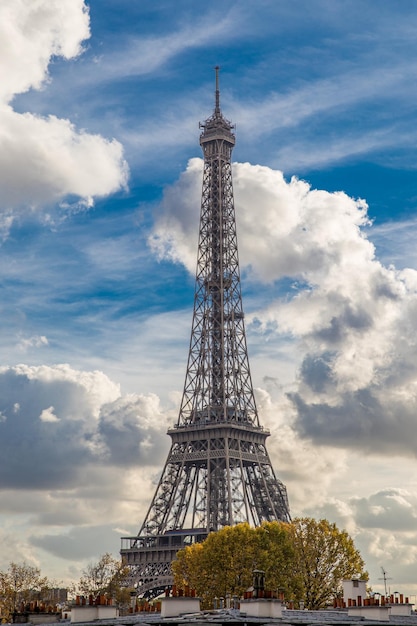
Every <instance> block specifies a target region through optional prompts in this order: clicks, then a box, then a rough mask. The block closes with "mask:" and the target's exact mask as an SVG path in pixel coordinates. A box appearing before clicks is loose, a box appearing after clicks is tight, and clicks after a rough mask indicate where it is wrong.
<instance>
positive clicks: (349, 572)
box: [291, 517, 368, 609]
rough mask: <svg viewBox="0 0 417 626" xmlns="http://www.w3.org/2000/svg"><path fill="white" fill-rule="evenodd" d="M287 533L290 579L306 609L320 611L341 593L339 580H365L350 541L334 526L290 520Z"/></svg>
mask: <svg viewBox="0 0 417 626" xmlns="http://www.w3.org/2000/svg"><path fill="white" fill-rule="evenodd" d="M291 533H292V540H293V545H294V548H295V552H294V577H295V578H296V579H297V581H298V586H299V588H300V590H301V593H302V594H303V598H301V599H304V602H305V606H306V607H307V608H309V609H320V608H322V607H324V606H326V605H327V604H328V603H329V602H331V601H332V600H333V598H334V597H336V596H337V595H338V594H339V593H340V592H341V588H342V581H343V579H348V578H352V577H353V576H360V577H361V578H362V579H363V580H367V579H368V574H367V572H365V570H364V567H365V563H364V561H363V559H362V557H361V555H360V553H359V552H358V550H357V549H356V548H355V546H354V543H353V540H352V538H351V537H350V536H349V535H348V533H347V532H346V531H344V530H342V531H341V530H339V529H338V528H337V526H336V524H331V523H330V522H328V521H327V520H325V519H323V520H319V521H316V520H314V519H312V518H308V517H304V518H300V519H296V520H294V522H293V523H292V524H291Z"/></svg>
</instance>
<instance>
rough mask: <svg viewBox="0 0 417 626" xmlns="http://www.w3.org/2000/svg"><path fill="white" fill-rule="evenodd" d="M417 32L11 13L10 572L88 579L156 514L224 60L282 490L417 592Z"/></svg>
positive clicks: (326, 21)
mask: <svg viewBox="0 0 417 626" xmlns="http://www.w3.org/2000/svg"><path fill="white" fill-rule="evenodd" d="M416 31H417V7H416V5H415V3H414V2H411V1H410V2H408V1H406V0H402V2H401V6H399V4H397V3H392V2H388V1H385V0H381V1H380V2H378V3H375V2H373V1H366V0H360V1H359V0H346V1H338V2H334V1H330V0H323V1H320V0H314V1H313V2H311V1H310V0H309V1H307V0H298V1H295V2H291V3H289V2H287V3H283V2H281V3H277V2H272V1H262V0H261V1H259V2H256V3H253V2H249V1H248V0H243V1H240V2H233V1H225V0H222V2H220V1H217V0H215V1H214V2H211V3H210V4H209V5H207V3H199V2H197V3H189V2H185V1H181V0H180V1H177V2H175V3H174V2H172V0H166V1H158V2H146V1H144V2H140V3H132V2H130V1H127V0H117V2H116V0H93V1H91V2H89V3H84V2H83V0H48V1H47V0H39V2H37V3H36V6H34V4H33V3H32V2H30V0H22V1H21V2H19V3H16V2H15V1H14V0H3V3H2V6H1V7H0V41H2V42H3V44H2V45H0V77H1V80H0V184H1V188H2V197H1V199H0V237H1V246H0V284H1V287H2V292H3V297H2V303H1V307H0V310H1V314H2V322H3V323H2V327H1V328H2V330H1V331H0V347H1V352H2V359H1V362H0V456H1V458H2V463H3V471H2V473H1V476H0V490H1V493H0V502H1V504H0V546H1V550H0V568H2V567H6V566H7V564H8V563H9V561H11V560H14V561H19V560H23V559H25V560H26V561H28V562H30V563H31V564H36V565H38V566H39V567H41V569H42V572H43V573H44V574H45V575H48V576H51V577H53V578H55V579H56V580H57V581H62V582H65V583H66V582H69V581H71V580H77V579H78V578H79V575H80V571H81V570H82V568H83V567H84V566H85V564H86V563H88V562H90V561H91V560H94V559H98V557H99V556H100V555H101V554H103V553H104V552H106V551H112V552H114V553H115V554H117V552H118V549H119V543H120V536H121V535H125V534H131V533H132V534H134V533H135V532H137V530H138V529H139V526H140V523H141V521H142V519H143V517H144V515H145V513H146V510H147V507H148V505H149V501H150V499H151V497H152V494H153V490H154V487H155V481H157V479H158V477H159V473H160V471H161V469H162V465H163V463H164V461H165V458H166V454H167V451H168V447H169V438H168V437H167V435H166V434H165V433H166V429H167V427H168V426H170V425H172V423H174V422H175V420H176V416H177V411H178V406H179V399H180V394H181V390H182V385H183V381H184V376H185V365H186V359H187V351H188V342H189V333H190V329H191V315H192V301H193V282H194V280H193V272H194V266H195V261H196V247H197V229H198V217H199V195H200V187H201V152H200V147H199V132H200V131H199V127H198V123H199V122H200V121H204V120H205V119H206V118H207V117H208V116H209V115H210V114H211V112H212V109H213V104H214V71H213V67H214V66H215V65H217V64H218V65H220V66H221V72H220V85H221V104H222V109H223V112H224V114H225V116H226V117H227V118H228V119H231V120H232V121H233V123H234V124H235V125H236V147H235V150H234V153H233V156H234V160H235V164H234V189H235V204H236V214H237V226H238V237H239V251H240V260H241V270H242V276H243V285H242V288H243V297H244V308H245V311H246V323H247V335H248V344H249V356H250V362H251V368H252V376H253V381H254V386H255V388H256V394H257V401H258V408H259V412H260V419H261V421H262V423H263V424H264V425H265V426H267V427H268V428H270V430H271V437H270V439H269V440H268V441H269V447H268V449H269V452H270V454H271V457H272V459H273V463H274V466H275V469H276V472H277V475H278V476H279V477H280V478H281V479H282V480H283V481H284V483H285V484H286V485H287V489H288V494H289V499H290V505H291V510H292V514H293V516H295V515H313V516H316V517H327V518H328V519H330V520H331V521H335V522H336V523H337V524H338V525H339V526H340V527H343V528H346V529H347V530H348V531H349V532H350V533H351V534H352V536H353V537H354V539H355V541H356V543H357V545H358V547H359V548H360V550H361V551H362V553H363V556H364V558H365V561H366V564H367V567H368V570H369V572H370V575H371V584H372V587H373V588H374V589H375V590H379V591H382V585H381V582H380V581H379V578H380V575H381V567H384V569H385V570H387V572H388V575H389V576H390V578H391V580H392V585H393V586H394V587H395V588H396V590H397V589H398V590H399V591H401V592H404V593H405V594H410V595H412V594H416V593H417V565H416V559H417V548H416V547H415V546H416V545H417V542H416V539H417V536H416V530H415V529H416V526H417V525H416V519H417V510H416V509H417V496H416V492H417V491H416V485H417V474H416V458H415V456H416V454H415V450H416V446H417V437H416V432H417V431H416V428H415V415H416V409H417V366H416V358H415V354H416V350H417V342H416V340H415V326H416V320H417V271H416V268H417V254H416V232H417V230H416V226H417V177H416V167H417V148H416V145H417V141H416V139H417V132H416V128H417V125H416V122H417V105H416V102H417V87H416V85H417V82H416V80H415V78H416V73H417V60H416V59H417V44H416V41H417V38H416Z"/></svg>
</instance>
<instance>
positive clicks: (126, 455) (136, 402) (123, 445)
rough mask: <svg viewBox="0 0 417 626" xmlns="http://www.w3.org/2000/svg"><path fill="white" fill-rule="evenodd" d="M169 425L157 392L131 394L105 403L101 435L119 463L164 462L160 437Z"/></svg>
mask: <svg viewBox="0 0 417 626" xmlns="http://www.w3.org/2000/svg"><path fill="white" fill-rule="evenodd" d="M167 427H168V422H167V416H166V414H164V412H163V411H162V408H161V406H160V401H159V398H158V397H157V396H156V395H155V394H149V395H148V396H144V395H133V394H129V395H127V396H124V397H123V398H119V399H118V400H116V401H114V402H112V403H111V404H107V405H105V406H103V408H102V410H101V413H100V423H99V432H100V435H101V436H102V437H103V440H105V442H106V445H107V448H108V450H109V452H110V455H111V459H112V461H113V462H114V463H116V464H118V465H127V466H130V465H132V464H133V465H136V464H137V463H148V464H149V463H158V461H159V462H161V463H162V461H163V459H162V458H160V452H161V450H160V438H161V436H162V437H163V436H165V433H166V430H167Z"/></svg>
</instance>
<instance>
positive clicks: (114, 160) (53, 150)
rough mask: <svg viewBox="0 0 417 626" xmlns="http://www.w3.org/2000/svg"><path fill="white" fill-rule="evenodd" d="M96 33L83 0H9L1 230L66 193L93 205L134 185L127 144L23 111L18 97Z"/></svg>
mask: <svg viewBox="0 0 417 626" xmlns="http://www.w3.org/2000/svg"><path fill="white" fill-rule="evenodd" d="M89 36H90V30H89V15H88V10H87V7H86V5H85V3H84V1H83V0H39V1H37V2H31V1H30V0H20V1H19V2H15V0H4V2H2V4H1V7H0V128H1V129H2V130H1V133H0V185H1V187H2V199H1V201H0V211H1V212H2V214H3V215H2V217H1V219H0V236H1V237H2V238H3V239H4V238H5V237H7V234H8V230H9V229H10V226H11V224H12V222H13V215H14V213H13V212H14V211H16V210H17V209H22V208H25V207H29V208H31V209H33V208H37V207H39V206H41V205H42V204H51V203H54V202H57V201H59V200H60V199H64V198H65V197H67V196H76V197H79V198H81V199H82V202H83V203H84V205H86V206H88V205H91V203H92V199H93V197H94V196H102V195H107V194H109V193H112V192H114V191H116V190H118V189H120V188H122V187H124V186H126V183H127V175H128V172H127V165H126V162H125V161H124V159H123V151H122V147H121V145H120V144H119V143H118V142H117V141H115V140H107V139H105V138H103V137H101V136H99V135H91V134H88V133H87V132H85V131H83V130H78V129H76V128H75V126H74V125H73V124H72V123H71V122H70V121H69V120H65V119H58V118H56V117H55V116H49V117H46V118H43V117H39V116H36V115H33V114H31V113H30V112H27V113H23V114H20V113H17V112H16V111H14V110H13V108H12V106H11V104H10V103H11V101H12V98H13V96H14V95H16V94H19V93H23V92H25V91H28V90H29V89H31V88H32V89H39V88H41V87H42V86H45V85H46V84H47V81H48V66H49V63H50V61H51V59H52V57H53V56H61V57H64V58H65V59H71V58H75V57H77V56H78V55H79V54H80V52H81V51H82V42H83V41H84V40H85V39H87V38H88V37H89Z"/></svg>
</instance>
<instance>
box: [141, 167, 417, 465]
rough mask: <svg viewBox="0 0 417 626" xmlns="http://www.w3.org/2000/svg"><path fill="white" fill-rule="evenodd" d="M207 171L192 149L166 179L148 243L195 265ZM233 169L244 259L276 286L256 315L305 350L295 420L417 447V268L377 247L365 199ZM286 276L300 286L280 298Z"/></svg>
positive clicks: (320, 437) (350, 442)
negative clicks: (178, 172) (386, 260)
mask: <svg viewBox="0 0 417 626" xmlns="http://www.w3.org/2000/svg"><path fill="white" fill-rule="evenodd" d="M201 173H202V161H201V160H200V159H192V160H191V161H190V162H189V165H188V167H187V170H186V171H185V172H184V173H183V174H182V176H181V177H180V179H179V180H178V181H177V183H176V184H175V185H173V186H172V187H171V188H170V189H168V190H167V192H166V194H165V197H164V199H163V202H162V204H161V207H160V215H159V218H158V221H157V224H156V227H155V230H154V234H153V236H152V238H151V242H150V243H151V246H153V249H154V250H155V251H156V252H157V253H158V254H159V255H160V256H162V257H168V258H170V259H173V260H175V261H178V262H182V263H184V265H186V267H187V268H188V269H189V270H190V271H193V270H194V267H193V265H194V264H193V263H192V262H191V259H192V258H194V259H195V246H194V245H193V244H194V242H193V237H192V236H191V232H195V231H196V224H197V221H198V213H199V204H200V200H199V196H200V186H201ZM233 176H234V190H235V197H236V208H237V223H238V237H239V246H240V248H239V250H240V258H241V265H242V266H243V267H244V268H246V270H247V272H248V274H249V276H250V277H251V278H252V279H255V280H257V281H262V282H264V283H266V286H265V289H266V290H268V296H269V297H270V304H269V305H268V306H266V307H265V308H263V309H260V310H258V311H257V312H256V314H255V315H254V316H253V318H256V319H257V321H258V326H259V328H260V330H261V332H262V331H263V332H265V333H267V332H268V333H271V332H273V333H275V334H276V335H278V336H279V335H281V336H285V337H291V338H292V340H293V342H294V350H295V349H297V354H298V355H299V364H298V374H297V377H296V380H295V381H294V386H293V389H292V391H291V394H290V396H289V397H290V398H291V400H292V402H293V406H294V408H295V414H294V421H293V427H294V428H295V429H296V431H297V433H298V434H299V435H302V436H304V437H305V438H307V439H309V438H311V439H313V440H315V441H316V442H320V443H321V444H328V445H336V446H340V447H350V446H351V447H355V448H357V447H360V448H363V449H366V450H370V451H373V452H376V453H378V452H382V451H383V452H384V453H387V454H390V455H398V454H402V453H406V454H408V455H415V450H416V443H417V440H416V435H415V414H416V412H417V365H416V361H415V356H414V355H415V352H416V348H417V346H416V339H415V332H414V328H415V321H416V318H417V272H416V271H415V270H413V269H409V268H407V269H402V270H396V268H395V267H392V266H390V267H385V266H384V265H383V264H382V263H381V262H380V261H379V260H378V259H377V258H376V256H375V248H374V245H373V244H372V242H371V241H370V240H369V239H368V237H367V236H366V234H365V227H366V231H367V233H370V235H369V236H371V234H372V228H371V226H370V224H369V220H368V217H367V205H366V202H365V201H363V200H358V199H353V198H350V197H348V196H347V195H346V194H345V193H343V192H338V193H329V192H326V191H322V190H316V189H311V187H310V186H309V185H308V184H307V183H306V182H304V181H300V180H298V179H296V178H292V179H291V180H290V181H286V180H285V178H284V176H283V175H282V173H281V172H279V171H275V170H272V169H270V168H268V167H263V166H253V165H250V164H248V163H235V164H234V166H233ZM283 279H285V280H286V281H288V280H290V281H291V284H292V290H291V295H288V292H287V291H286V293H285V297H280V284H281V283H280V281H282V280H283ZM258 332H259V329H258ZM269 375H270V376H271V377H274V375H275V373H274V372H273V371H271V372H270V373H269Z"/></svg>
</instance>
